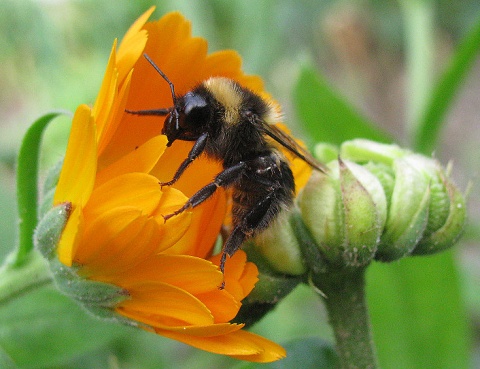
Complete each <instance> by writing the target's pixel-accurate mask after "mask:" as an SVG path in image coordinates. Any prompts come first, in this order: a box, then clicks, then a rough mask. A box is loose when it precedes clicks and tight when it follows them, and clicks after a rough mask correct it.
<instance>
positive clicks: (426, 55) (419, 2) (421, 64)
mask: <svg viewBox="0 0 480 369" xmlns="http://www.w3.org/2000/svg"><path fill="white" fill-rule="evenodd" d="M400 5H401V6H402V9H403V21H404V27H405V37H406V42H405V48H406V50H405V52H406V74H407V92H406V96H407V99H408V100H407V112H406V114H407V131H408V139H409V142H410V143H412V142H414V141H415V137H416V136H417V131H418V129H419V127H418V125H419V123H420V118H421V115H422V112H423V110H424V109H425V107H426V105H427V101H428V99H429V97H430V93H431V90H432V85H433V80H432V77H433V70H432V69H433V68H432V67H433V65H434V64H433V61H434V60H433V55H434V46H435V42H434V41H435V35H434V32H433V28H434V27H433V20H434V2H433V1H431V0H400Z"/></svg>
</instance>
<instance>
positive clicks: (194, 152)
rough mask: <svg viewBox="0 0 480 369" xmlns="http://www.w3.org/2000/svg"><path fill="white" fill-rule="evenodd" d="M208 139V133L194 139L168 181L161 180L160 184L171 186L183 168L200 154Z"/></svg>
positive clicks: (183, 170)
mask: <svg viewBox="0 0 480 369" xmlns="http://www.w3.org/2000/svg"><path fill="white" fill-rule="evenodd" d="M207 140H208V133H206V132H205V133H203V134H202V135H201V136H200V137H199V138H198V139H197V140H196V141H195V144H194V145H193V147H192V149H191V150H190V152H189V153H188V156H187V158H186V159H185V160H184V161H183V162H182V164H180V166H179V167H178V169H177V171H176V172H175V175H174V176H173V178H172V179H171V180H170V181H168V182H161V183H160V186H162V187H163V186H171V185H172V184H174V183H175V182H177V181H178V179H179V178H180V176H181V175H182V174H183V172H185V169H187V167H188V166H189V165H190V164H191V163H192V162H193V161H194V160H195V159H196V158H198V157H199V156H200V154H201V153H202V152H203V150H205V145H206V144H207Z"/></svg>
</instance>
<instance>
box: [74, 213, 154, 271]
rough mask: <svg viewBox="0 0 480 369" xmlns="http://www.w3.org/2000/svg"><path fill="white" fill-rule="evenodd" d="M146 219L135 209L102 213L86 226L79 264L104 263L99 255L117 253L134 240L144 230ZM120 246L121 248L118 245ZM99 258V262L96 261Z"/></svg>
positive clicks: (79, 253)
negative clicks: (118, 248) (125, 244)
mask: <svg viewBox="0 0 480 369" xmlns="http://www.w3.org/2000/svg"><path fill="white" fill-rule="evenodd" d="M145 220H146V217H145V216H144V215H143V216H142V212H141V211H140V209H138V208H135V207H132V206H130V207H117V208H113V209H109V210H108V211H105V212H102V213H100V214H99V215H98V217H96V218H93V219H90V220H89V221H88V222H86V224H85V231H84V234H83V238H82V247H81V248H79V249H78V250H77V253H76V255H75V261H76V262H77V263H78V264H81V265H83V264H86V265H87V266H88V264H89V263H93V262H95V263H97V264H98V263H102V261H103V259H102V260H98V257H99V255H101V254H103V255H105V254H106V253H110V252H113V253H114V252H115V249H116V248H117V247H120V248H121V247H122V246H121V245H123V243H124V242H128V241H129V240H131V239H133V238H134V237H135V236H136V235H137V234H138V233H139V232H140V230H141V229H142V224H143V223H144V222H145ZM118 244H120V246H119V245H118ZM96 258H97V260H96Z"/></svg>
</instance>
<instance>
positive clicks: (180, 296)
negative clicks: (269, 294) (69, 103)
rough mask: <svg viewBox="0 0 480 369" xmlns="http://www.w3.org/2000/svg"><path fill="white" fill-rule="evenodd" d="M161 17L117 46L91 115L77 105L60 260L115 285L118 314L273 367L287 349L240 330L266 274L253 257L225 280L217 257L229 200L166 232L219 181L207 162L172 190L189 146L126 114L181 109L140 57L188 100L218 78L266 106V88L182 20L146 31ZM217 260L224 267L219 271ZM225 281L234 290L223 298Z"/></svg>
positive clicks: (215, 166) (154, 122)
mask: <svg viewBox="0 0 480 369" xmlns="http://www.w3.org/2000/svg"><path fill="white" fill-rule="evenodd" d="M153 10H154V9H153V8H151V9H150V10H148V11H147V12H146V13H145V14H143V15H142V16H141V17H140V18H139V19H138V20H137V21H136V22H135V23H134V24H133V25H132V26H131V28H130V29H129V30H128V32H127V33H126V35H125V37H124V39H123V41H122V43H121V44H120V46H119V47H118V49H117V47H116V43H114V45H113V48H112V52H111V55H110V59H109V62H108V66H107V70H106V73H105V77H104V80H103V83H102V86H101V89H100V92H99V95H98V97H97V100H96V102H95V104H94V107H93V108H90V107H88V106H86V105H81V106H79V107H78V109H77V111H76V113H75V116H74V118H73V122H72V130H71V135H70V140H69V143H68V148H67V152H66V156H65V161H64V164H63V168H62V172H61V175H60V179H59V182H58V185H57V189H56V193H55V197H54V204H55V205H58V204H60V203H65V202H68V203H70V204H71V208H72V211H71V213H70V216H69V219H68V222H67V224H66V226H65V229H64V231H63V233H62V237H61V239H60V242H59V245H58V249H57V254H58V258H59V260H60V261H61V262H62V263H63V264H64V265H66V266H68V267H74V269H72V270H74V271H75V272H76V273H77V274H78V275H79V276H81V277H82V278H84V279H86V280H91V281H96V282H103V283H107V284H109V285H113V286H117V287H119V288H120V289H121V290H122V291H124V295H125V296H126V298H125V299H123V300H121V301H120V302H117V303H116V304H115V305H114V307H113V310H114V311H115V313H116V314H119V315H121V316H122V317H124V318H127V319H129V320H130V321H131V322H134V324H137V325H139V326H140V327H142V328H144V329H147V330H150V331H153V332H156V333H158V334H160V335H163V336H166V337H169V338H173V339H176V340H178V341H181V342H184V343H187V344H189V345H192V346H194V347H198V348H200V349H203V350H207V351H210V352H214V353H219V354H224V355H228V356H231V357H234V358H238V359H242V360H248V361H258V362H268V361H274V360H278V359H280V358H282V357H284V356H285V351H284V349H283V348H281V347H280V346H278V345H276V344H275V343H273V342H270V341H269V340H267V339H265V338H263V337H260V336H258V335H255V334H253V333H250V332H246V331H243V330H241V328H242V327H243V325H242V324H232V323H230V321H231V320H232V319H233V318H234V317H235V316H236V314H237V312H238V310H239V308H240V306H241V302H240V301H241V300H242V299H243V298H245V297H246V296H247V295H248V294H249V293H250V291H251V290H252V289H253V287H254V285H255V283H256V281H257V275H258V271H257V268H256V266H255V265H254V264H253V263H250V262H247V261H246V255H245V253H244V252H243V251H238V252H237V253H236V254H235V255H234V256H233V257H232V258H230V259H229V260H228V261H227V263H226V267H225V275H224V276H223V275H222V273H221V272H220V271H219V269H218V266H217V265H218V257H212V252H213V251H212V250H213V246H214V244H215V241H216V239H217V236H218V234H219V231H220V227H221V226H222V223H223V221H224V218H225V214H226V208H227V195H226V194H225V191H222V190H220V191H217V192H218V193H216V195H215V196H213V198H212V199H211V200H209V201H206V202H205V203H203V204H202V205H200V206H198V207H196V208H194V209H193V210H192V211H188V212H184V213H181V214H180V215H178V216H175V217H173V218H171V219H169V220H168V222H166V223H165V222H164V219H163V217H162V214H163V215H164V214H169V213H171V212H172V211H174V210H176V209H178V208H180V207H181V206H182V205H183V204H184V202H185V201H186V200H187V198H188V197H189V196H191V195H192V194H193V193H194V192H195V191H196V190H198V189H199V188H201V187H202V186H203V185H205V184H207V183H208V182H209V181H211V179H212V178H213V177H214V176H215V174H217V173H218V172H220V171H221V165H220V164H219V163H215V162H212V161H209V160H208V159H206V158H204V157H201V158H199V159H198V160H196V161H195V162H194V163H193V164H192V165H191V168H189V169H188V171H187V172H186V173H185V174H184V175H183V176H182V177H181V179H180V180H179V181H178V182H177V183H175V185H174V186H172V187H163V188H161V187H160V186H159V184H158V183H159V182H161V181H167V180H170V179H171V178H172V176H173V174H174V172H175V170H176V169H177V167H178V166H179V164H180V162H181V161H182V160H183V159H184V158H185V157H186V155H187V153H188V151H189V150H190V148H191V145H192V144H191V143H188V142H182V141H176V142H175V143H174V144H173V145H172V147H171V148H169V149H168V150H166V143H167V140H166V137H165V136H163V135H161V134H160V132H161V127H162V123H163V121H162V120H160V119H158V118H155V117H142V119H139V118H138V117H135V116H133V115H131V114H127V113H125V108H126V107H127V106H128V109H132V110H141V109H148V108H158V107H168V106H171V104H172V101H171V94H170V90H169V87H168V85H167V84H166V83H165V81H164V80H163V79H162V78H161V77H160V76H159V75H158V74H157V73H156V72H155V70H154V69H153V68H152V67H151V66H150V65H149V64H148V63H147V61H146V60H145V59H144V58H143V57H142V54H143V53H144V52H145V53H147V54H148V55H149V56H150V57H151V58H152V59H153V60H154V61H155V62H156V63H157V64H158V65H159V66H160V68H161V69H162V70H163V71H164V72H165V74H166V75H168V77H169V78H170V79H171V81H173V83H174V84H175V88H176V92H177V93H178V94H182V93H185V92H187V91H188V90H190V89H191V88H192V87H194V86H195V85H196V84H198V83H199V82H201V81H202V80H204V79H206V78H208V77H210V76H225V77H228V78H232V79H234V80H236V81H238V82H239V83H241V84H242V85H243V86H246V87H248V88H250V89H251V90H253V91H255V92H257V93H258V94H260V95H262V96H263V97H265V98H269V97H268V95H267V94H266V93H265V92H263V86H262V81H261V80H260V79H259V78H258V77H253V76H246V75H244V74H243V72H242V71H241V69H240V67H241V59H240V57H239V56H238V55H237V54H236V53H235V52H234V51H221V52H217V53H213V54H208V55H207V43H206V41H205V40H203V39H201V38H194V37H192V36H191V29H190V23H189V22H188V21H186V20H185V19H184V18H183V17H182V16H181V15H180V14H179V13H170V14H167V15H166V16H164V17H163V18H161V19H160V20H159V21H156V22H149V23H146V22H147V19H148V17H149V16H150V15H151V13H152V12H153ZM213 261H215V262H213ZM224 278H225V281H226V286H225V289H219V288H218V287H219V286H220V285H221V283H222V281H223V279H224Z"/></svg>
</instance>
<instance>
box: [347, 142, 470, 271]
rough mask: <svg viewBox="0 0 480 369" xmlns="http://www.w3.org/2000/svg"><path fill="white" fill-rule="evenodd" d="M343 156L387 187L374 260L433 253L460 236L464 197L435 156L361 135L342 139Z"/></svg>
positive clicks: (463, 215) (451, 243) (462, 223)
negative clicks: (382, 226) (384, 217)
mask: <svg viewBox="0 0 480 369" xmlns="http://www.w3.org/2000/svg"><path fill="white" fill-rule="evenodd" d="M340 155H341V157H343V158H348V159H350V160H354V161H356V162H358V163H361V164H362V165H363V166H364V167H365V168H367V169H368V170H370V171H371V172H372V173H373V174H375V176H376V177H377V178H378V179H379V180H380V182H381V183H382V186H383V188H384V191H385V194H386V197H387V200H388V220H387V223H386V225H385V230H384V233H383V235H382V237H381V243H380V245H379V248H378V252H377V255H376V259H379V260H383V261H391V260H396V259H398V258H401V257H403V256H405V255H410V254H413V255H421V254H431V253H434V252H438V251H441V250H444V249H445V248H448V247H450V246H452V245H453V243H454V242H455V241H456V240H457V239H458V238H459V236H460V234H461V232H462V230H463V225H464V222H465V212H466V209H465V200H464V197H463V195H462V194H461V193H460V192H459V191H458V189H457V188H456V187H455V186H454V185H453V183H452V182H451V181H450V180H449V179H448V177H447V176H446V174H445V172H444V170H443V169H442V167H441V166H440V164H439V163H438V162H437V161H436V160H434V159H432V158H428V157H425V156H422V155H418V154H413V153H411V152H410V151H408V150H404V149H401V148H399V147H398V146H396V145H386V144H380V143H376V142H372V141H368V140H363V139H357V140H352V141H348V142H345V143H343V144H342V146H341V148H340Z"/></svg>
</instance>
